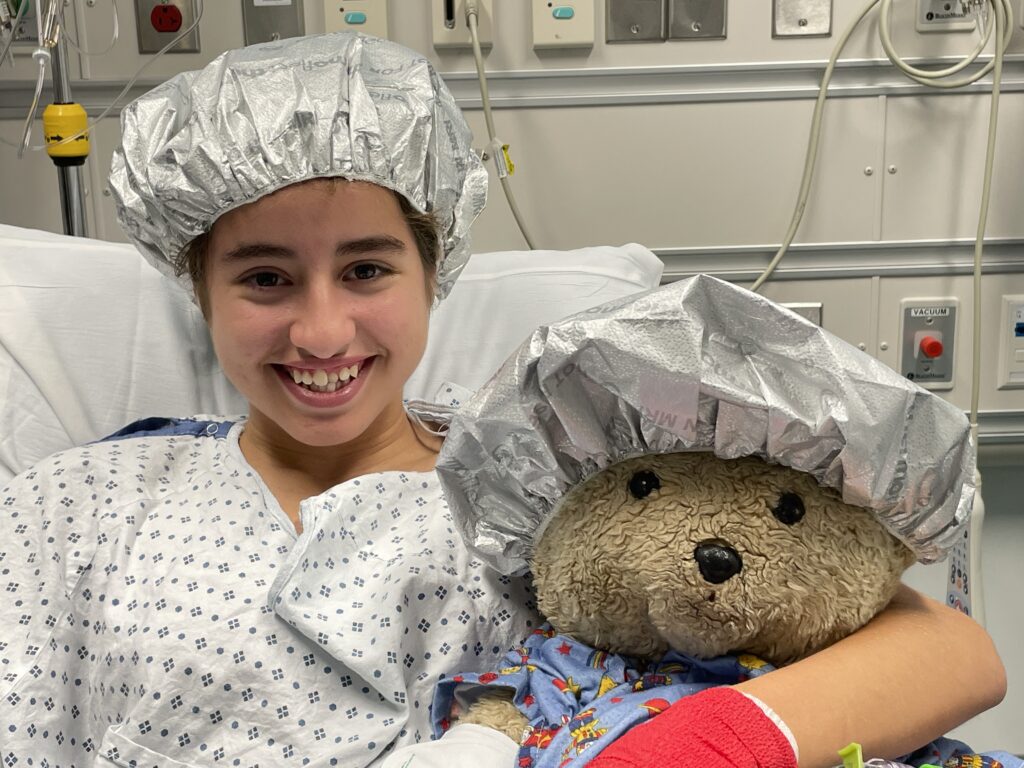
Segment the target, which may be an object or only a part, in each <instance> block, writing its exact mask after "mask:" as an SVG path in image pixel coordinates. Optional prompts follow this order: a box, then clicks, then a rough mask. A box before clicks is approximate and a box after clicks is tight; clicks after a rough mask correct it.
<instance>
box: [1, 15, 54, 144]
mask: <svg viewBox="0 0 1024 768" xmlns="http://www.w3.org/2000/svg"><path fill="white" fill-rule="evenodd" d="M59 1H60V0H50V2H51V4H52V3H54V2H59ZM23 7H24V5H19V6H18V11H19V12H20V11H21V10H22V8H23ZM50 7H51V8H52V7H53V6H52V5H51V6H50ZM11 39H12V40H13V39H14V35H13V34H12V35H11ZM36 39H37V41H38V42H39V47H38V48H36V49H35V50H34V51H33V52H32V58H33V59H35V61H36V63H38V64H39V74H38V75H37V76H36V88H35V91H34V93H33V94H32V106H30V107H29V109H28V114H27V115H26V116H25V125H24V126H23V127H22V129H21V141H19V142H18V159H19V160H20V159H21V158H22V157H23V156H24V154H25V148H26V147H28V145H29V142H30V141H31V140H32V121H33V120H35V117H36V110H37V109H38V108H39V97H40V96H41V95H42V93H43V80H44V79H45V78H46V63H47V62H48V61H49V60H50V51H49V50H48V49H47V48H46V47H45V46H44V45H43V42H44V41H43V14H42V13H41V11H40V10H39V9H36Z"/></svg>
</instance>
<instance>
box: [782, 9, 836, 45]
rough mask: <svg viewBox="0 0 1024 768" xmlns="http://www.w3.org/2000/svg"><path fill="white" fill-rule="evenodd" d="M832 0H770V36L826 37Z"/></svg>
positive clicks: (829, 23)
mask: <svg viewBox="0 0 1024 768" xmlns="http://www.w3.org/2000/svg"><path fill="white" fill-rule="evenodd" d="M831 34H832V0H772V37H828V36H829V35H831Z"/></svg>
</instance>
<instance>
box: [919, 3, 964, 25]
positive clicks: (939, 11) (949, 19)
mask: <svg viewBox="0 0 1024 768" xmlns="http://www.w3.org/2000/svg"><path fill="white" fill-rule="evenodd" d="M975 26H976V23H975V19H974V16H973V15H971V14H969V13H967V12H965V11H964V8H963V6H962V5H961V4H960V0H917V31H918V32H971V31H973V30H974V28H975Z"/></svg>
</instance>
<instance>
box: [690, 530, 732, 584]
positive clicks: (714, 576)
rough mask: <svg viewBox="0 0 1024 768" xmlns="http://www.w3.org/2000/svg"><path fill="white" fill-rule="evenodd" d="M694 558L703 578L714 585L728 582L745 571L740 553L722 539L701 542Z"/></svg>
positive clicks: (694, 551)
mask: <svg viewBox="0 0 1024 768" xmlns="http://www.w3.org/2000/svg"><path fill="white" fill-rule="evenodd" d="M693 556H694V558H695V559H696V560H697V565H698V566H699V567H700V574H701V576H703V577H704V579H705V580H706V581H710V582H711V583H712V584H721V583H722V582H723V581H728V580H729V579H731V578H732V577H733V576H735V575H736V574H737V573H739V572H740V571H741V570H742V569H743V560H742V559H740V554H739V552H737V551H736V550H735V549H733V548H732V547H730V546H729V545H728V544H726V543H725V542H724V541H722V540H720V539H708V540H707V541H704V542H701V543H700V544H698V545H697V548H696V549H695V550H693Z"/></svg>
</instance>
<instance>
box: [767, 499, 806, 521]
mask: <svg viewBox="0 0 1024 768" xmlns="http://www.w3.org/2000/svg"><path fill="white" fill-rule="evenodd" d="M771 510H772V515H774V517H775V519H776V520H778V521H779V522H780V523H782V524H783V525H796V524H797V523H799V522H800V521H801V520H803V519H804V513H805V512H806V511H807V510H806V509H805V508H804V500H803V499H802V498H801V497H800V494H798V493H794V492H793V491H783V492H782V493H781V494H779V498H778V499H777V500H776V502H775V503H774V504H773V505H772V508H771Z"/></svg>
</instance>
